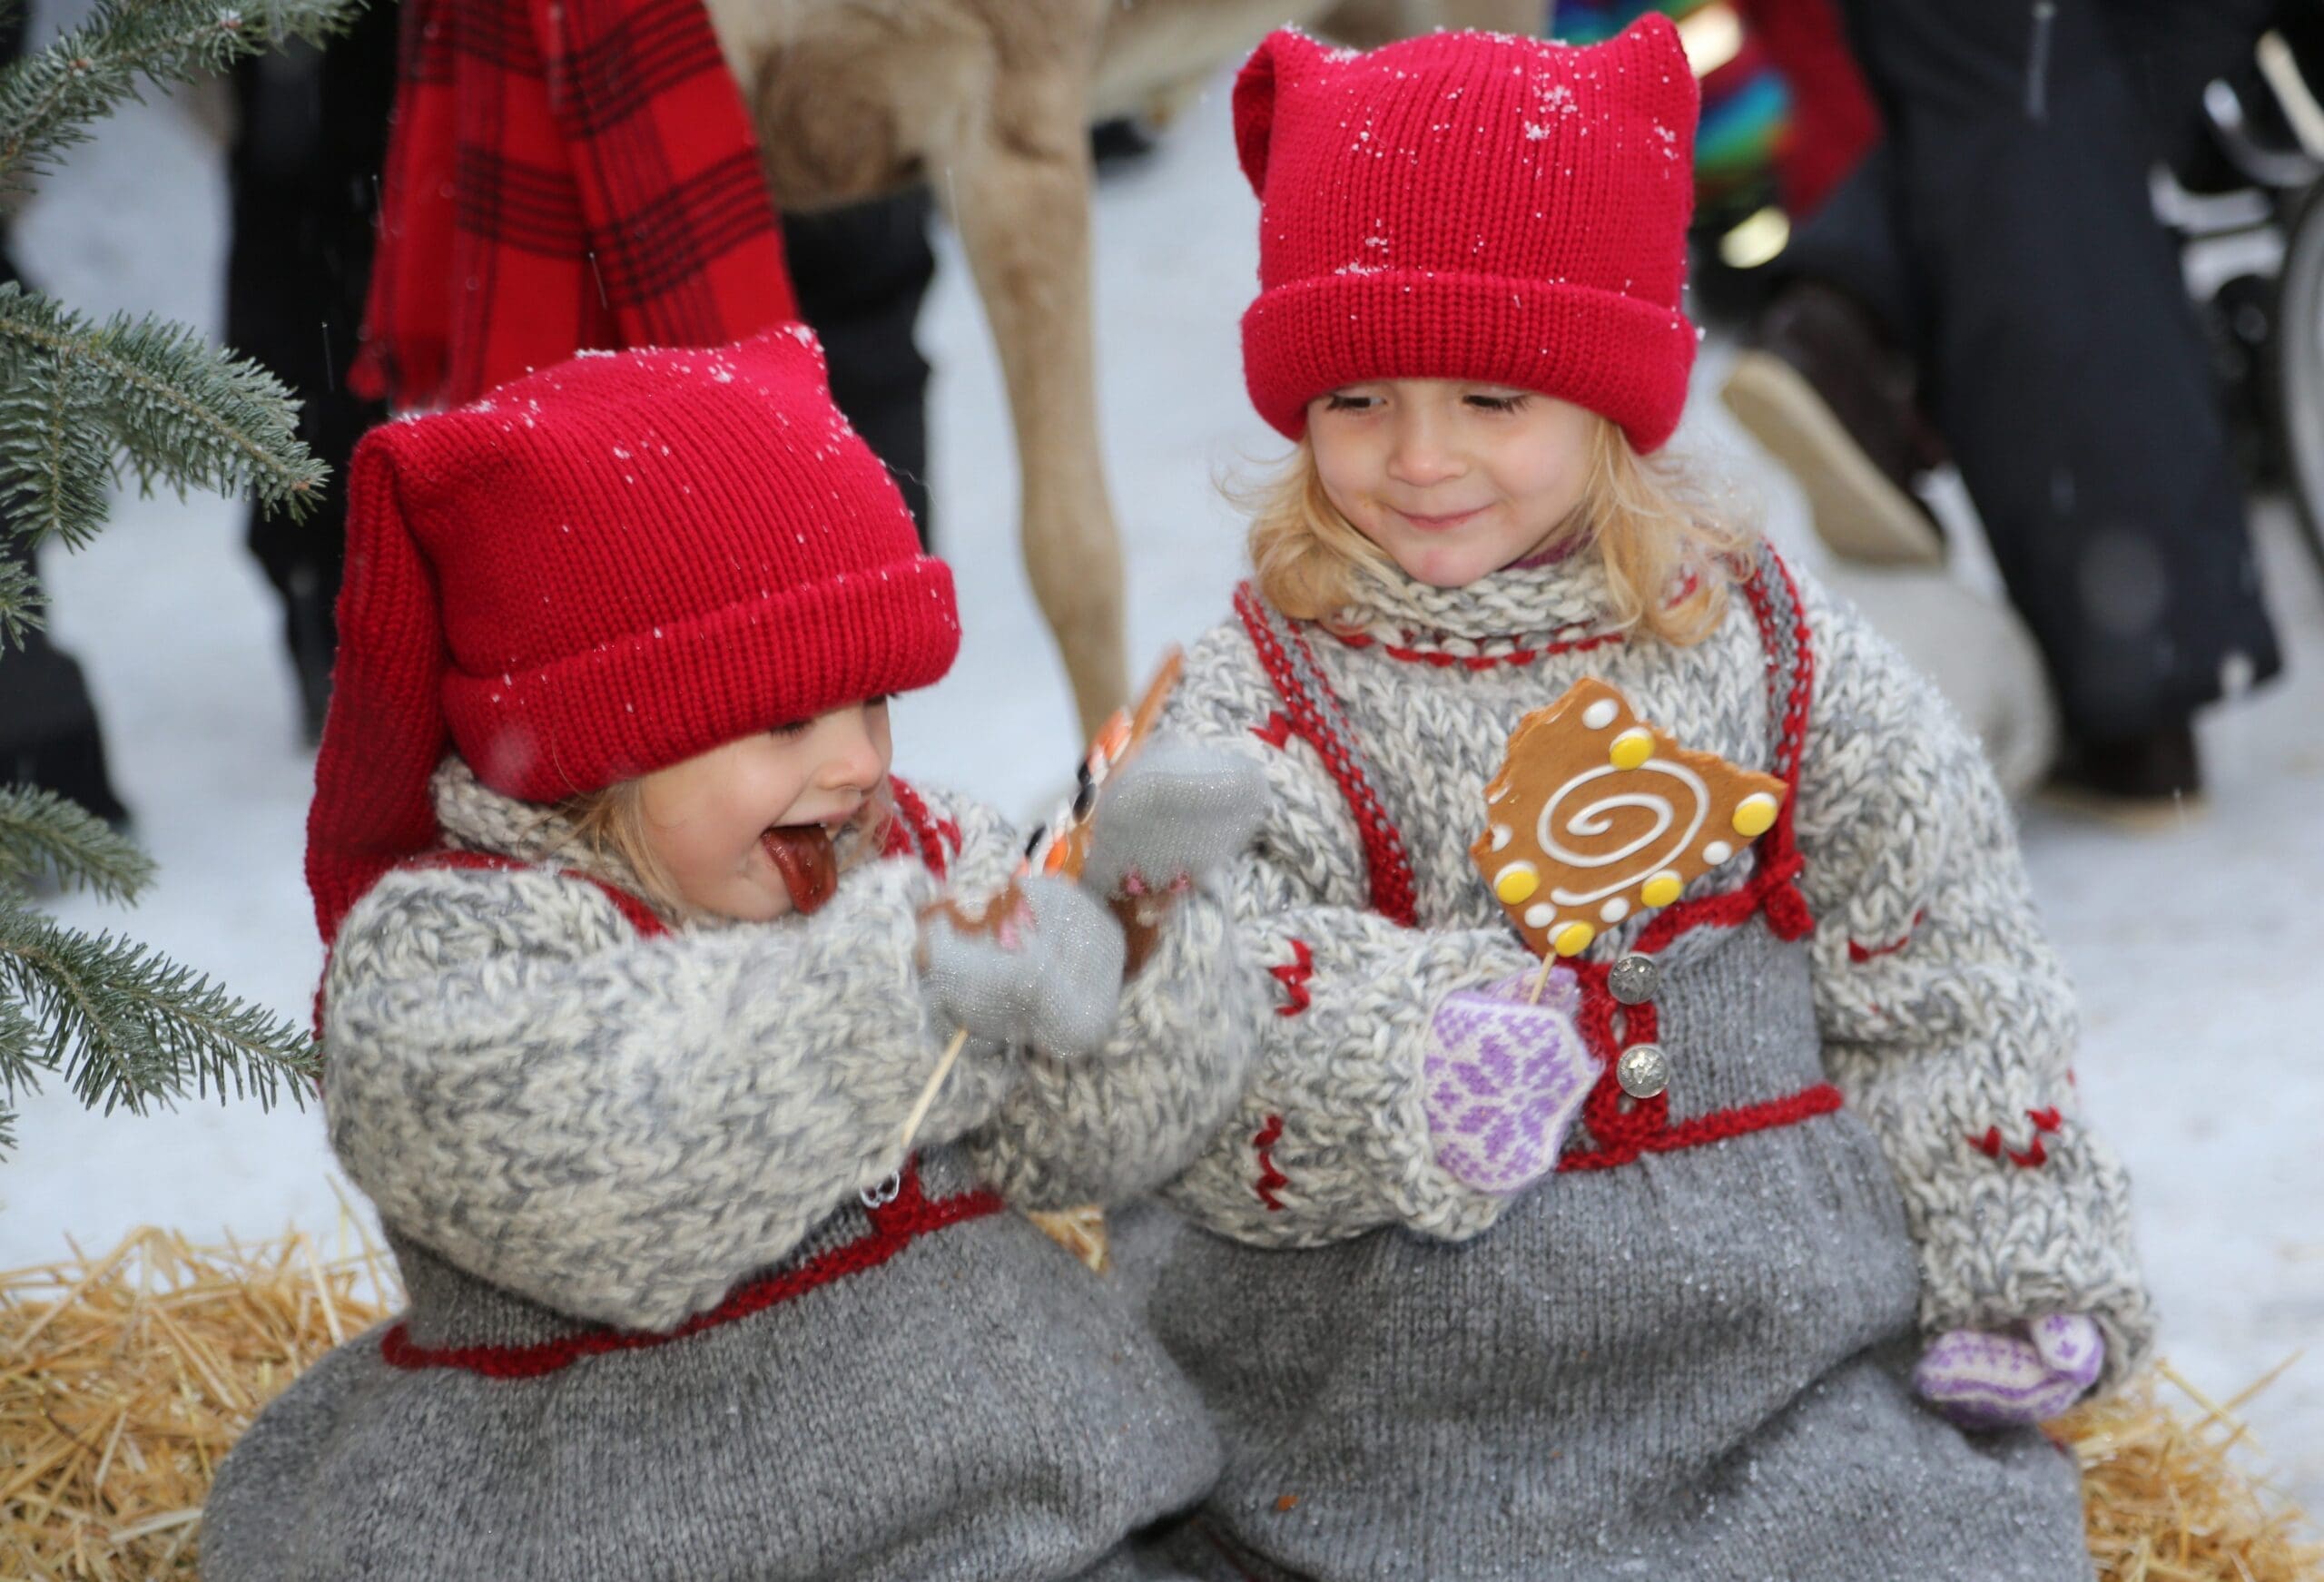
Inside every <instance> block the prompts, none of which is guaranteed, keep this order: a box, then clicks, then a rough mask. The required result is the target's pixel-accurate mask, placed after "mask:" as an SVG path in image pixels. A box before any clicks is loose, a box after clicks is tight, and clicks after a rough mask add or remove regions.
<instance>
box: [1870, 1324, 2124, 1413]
mask: <svg viewBox="0 0 2324 1582" xmlns="http://www.w3.org/2000/svg"><path fill="white" fill-rule="evenodd" d="M2105 1361H2106V1341H2105V1337H2104V1336H2102V1335H2101V1334H2100V1333H2099V1332H2098V1326H2097V1325H2096V1324H2095V1323H2093V1322H2091V1321H2090V1319H2089V1318H2088V1317H2087V1316H2085V1315H2083V1314H2082V1313H2078V1312H2062V1313H2052V1314H2051V1315H2050V1316H2049V1317H2047V1318H2038V1319H2035V1320H2034V1321H2033V1322H2032V1323H2030V1324H2027V1325H2025V1326H2024V1333H2022V1334H2014V1333H2002V1332H1997V1331H1991V1330H1949V1331H1946V1332H1945V1333H1944V1334H1942V1335H1939V1336H1938V1337H1937V1338H1936V1339H1935V1340H1934V1341H1930V1342H1929V1345H1928V1350H1927V1351H1924V1352H1922V1353H1921V1360H1920V1362H1919V1365H1918V1366H1916V1367H1915V1368H1914V1370H1913V1389H1914V1390H1916V1391H1917V1392H1919V1394H1920V1395H1921V1397H1922V1398H1923V1399H1924V1400H1927V1401H1928V1403H1929V1404H1930V1405H1932V1406H1934V1407H1935V1408H1936V1410H1939V1411H1941V1412H1943V1413H1944V1414H1945V1416H1946V1417H1948V1418H1950V1419H1952V1420H1954V1421H1955V1422H1956V1423H1958V1424H1959V1425H1960V1426H1961V1427H1963V1428H1965V1429H2007V1428H2020V1427H2023V1426H2024V1425H2026V1424H2029V1423H2038V1422H2044V1421H2047V1420H2049V1419H2051V1418H2053V1417H2055V1416H2057V1415H2058V1414H2059V1413H2060V1412H2062V1411H2063V1410H2066V1408H2068V1407H2070V1406H2072V1405H2073V1403H2074V1402H2075V1401H2077V1400H2081V1399H2082V1396H2083V1391H2085V1390H2088V1389H2089V1388H2090V1387H2091V1386H2092V1385H2093V1384H2094V1383H2096V1382H2097V1381H2098V1372H2099V1370H2100V1368H2101V1367H2102V1366H2103V1365H2104V1363H2105Z"/></svg>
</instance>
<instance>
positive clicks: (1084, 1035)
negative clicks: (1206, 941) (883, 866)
mask: <svg viewBox="0 0 2324 1582" xmlns="http://www.w3.org/2000/svg"><path fill="white" fill-rule="evenodd" d="M922 939H923V942H924V946H925V949H926V954H927V966H926V967H925V968H922V970H921V992H922V993H923V994H925V995H926V996H927V997H928V1003H929V1007H930V1008H931V1011H932V1012H933V1013H934V1015H935V1017H936V1020H937V1022H938V1023H939V1025H940V1028H942V1027H963V1028H966V1029H967V1030H968V1033H969V1036H970V1037H972V1038H975V1039H978V1040H980V1041H982V1042H985V1043H990V1044H1030V1045H1032V1046H1035V1047H1036V1048H1039V1049H1042V1050H1045V1051H1047V1052H1049V1053H1050V1054H1053V1055H1086V1054H1088V1053H1089V1052H1090V1051H1091V1050H1093V1049H1095V1048H1097V1047H1098V1046H1099V1045H1101V1044H1103V1043H1104V1042H1105V1041H1106V1036H1107V1034H1108V1033H1109V1032H1111V1031H1112V1030H1113V1026H1114V1017H1115V1015H1116V1014H1117V1012H1118V1008H1119V1005H1120V1000H1121V987H1122V950H1123V947H1122V930H1121V925H1120V924H1119V923H1118V922H1116V921H1115V920H1114V917H1113V914H1112V913H1111V912H1109V911H1108V910H1107V909H1106V908H1105V906H1104V905H1103V904H1102V903H1100V902H1099V901H1098V899H1096V898H1094V897H1092V896H1090V895H1089V894H1088V893H1087V892H1086V891H1084V890H1082V889H1079V888H1078V887H1077V886H1075V885H1074V884H1072V883H1070V882H1068V880H1065V879H1045V878H1028V879H1019V880H1018V881H1017V883H1016V884H1015V885H1014V886H1012V887H1011V888H1010V889H1007V890H1004V891H1003V892H1002V893H1001V894H1000V897H998V898H997V899H995V900H994V901H993V902H992V903H991V905H990V908H989V909H987V910H986V911H985V912H984V913H983V915H982V916H980V917H978V918H974V919H971V918H970V917H968V916H966V915H965V914H963V913H962V912H960V910H959V909H955V908H952V907H949V906H948V907H945V908H941V909H938V910H936V911H934V912H932V913H931V914H930V915H929V917H928V919H927V921H926V923H925V926H924V929H923V933H922Z"/></svg>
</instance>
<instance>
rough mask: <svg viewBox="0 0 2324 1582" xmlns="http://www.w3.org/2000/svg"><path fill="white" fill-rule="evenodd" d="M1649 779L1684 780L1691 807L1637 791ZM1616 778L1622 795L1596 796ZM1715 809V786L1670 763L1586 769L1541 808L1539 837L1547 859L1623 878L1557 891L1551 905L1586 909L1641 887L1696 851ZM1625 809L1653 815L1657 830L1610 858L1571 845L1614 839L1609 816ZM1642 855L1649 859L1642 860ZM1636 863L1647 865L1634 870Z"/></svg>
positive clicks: (1657, 793)
mask: <svg viewBox="0 0 2324 1582" xmlns="http://www.w3.org/2000/svg"><path fill="white" fill-rule="evenodd" d="M1649 773H1653V774H1661V775H1666V776H1668V777H1669V778H1670V779H1672V780H1675V781H1678V782H1679V786H1680V787H1681V788H1683V789H1684V791H1685V793H1686V798H1687V801H1689V803H1690V804H1691V805H1690V806H1688V807H1686V808H1685V809H1683V810H1682V809H1681V807H1680V806H1679V801H1678V800H1677V798H1676V797H1674V796H1671V795H1666V794H1662V793H1661V792H1660V791H1659V790H1656V789H1632V788H1634V787H1638V786H1639V785H1640V781H1639V780H1638V778H1637V777H1639V776H1640V775H1643V774H1649ZM1610 775H1620V776H1622V777H1623V779H1622V781H1621V785H1622V789H1621V790H1620V791H1611V788H1607V789H1608V790H1609V791H1610V794H1604V795H1592V794H1591V793H1590V790H1589V788H1590V787H1591V786H1592V785H1593V783H1594V782H1595V781H1601V780H1604V779H1605V778H1607V777H1608V776H1610ZM1585 795H1589V796H1590V800H1589V801H1582V802H1581V805H1579V806H1572V805H1571V804H1572V803H1573V802H1574V801H1575V800H1576V799H1578V798H1581V797H1583V796H1585ZM1710 805H1711V798H1710V787H1709V786H1708V785H1706V784H1705V783H1704V782H1703V779H1702V777H1701V776H1700V775H1699V774H1697V773H1696V772H1695V771H1693V770H1691V769H1689V768H1688V767H1687V766H1686V765H1685V764H1683V763H1679V762H1675V761H1673V760H1670V759H1667V758H1649V759H1648V760H1647V761H1646V762H1644V763H1642V764H1640V765H1639V766H1638V768H1636V769H1631V770H1622V769H1616V768H1614V767H1613V766H1612V765H1611V764H1603V765H1600V766H1599V767H1597V768H1594V769H1587V770H1584V771H1582V772H1581V773H1580V774H1578V775H1575V776H1574V777H1573V778H1572V779H1571V780H1570V781H1566V782H1565V783H1564V784H1563V785H1561V786H1560V787H1558V789H1557V790H1555V791H1551V793H1550V797H1549V800H1548V801H1545V802H1543V803H1542V804H1541V815H1540V817H1539V819H1538V820H1536V822H1535V825H1534V835H1535V838H1536V839H1537V840H1539V841H1540V842H1541V850H1542V851H1543V852H1545V853H1546V854H1547V855H1548V856H1549V857H1550V858H1551V859H1552V860H1555V861H1558V862H1561V863H1563V864H1564V865H1565V866H1567V867H1569V868H1573V869H1579V870H1584V871H1590V870H1605V869H1610V868H1619V869H1620V871H1619V872H1618V873H1617V874H1616V875H1615V877H1614V879H1613V881H1612V882H1611V883H1610V884H1607V885H1604V886H1603V887H1601V888H1600V889H1590V890H1570V889H1564V888H1562V887H1560V888H1559V889H1553V890H1551V892H1550V899H1551V900H1552V901H1554V902H1556V903H1557V904H1558V905H1559V906H1561V907H1583V906H1588V905H1590V904H1591V903H1592V902H1595V901H1600V900H1603V899H1606V898H1607V897H1608V896H1610V895H1614V894H1617V893H1619V892H1620V891H1621V890H1625V889H1629V888H1630V886H1632V885H1635V884H1639V883H1642V882H1643V881H1644V880H1645V879H1647V878H1648V877H1649V876H1650V875H1652V874H1654V873H1657V872H1659V871H1660V870H1662V869H1665V868H1668V867H1669V866H1670V865H1671V864H1672V863H1673V862H1674V861H1676V860H1679V857H1680V856H1681V855H1682V854H1683V853H1685V852H1686V851H1688V850H1690V849H1691V848H1692V847H1693V845H1694V840H1695V836H1696V833H1697V832H1698V831H1699V830H1701V829H1702V827H1703V821H1704V820H1705V819H1707V818H1708V817H1709V814H1710ZM1621 808H1640V809H1643V810H1644V811H1647V812H1648V813H1649V814H1650V815H1652V822H1651V825H1650V827H1649V829H1648V830H1646V832H1645V833H1643V834H1641V835H1638V836H1636V837H1634V838H1632V839H1631V840H1628V841H1626V842H1624V843H1623V844H1622V845H1620V846H1619V847H1617V848H1615V849H1614V850H1611V851H1603V852H1596V853H1592V852H1590V851H1587V850H1577V849H1576V848H1575V847H1573V846H1571V845H1568V844H1567V843H1566V842H1567V839H1568V838H1571V839H1574V840H1590V839H1593V838H1595V837H1599V836H1603V835H1606V834H1609V833H1610V832H1611V831H1612V830H1613V820H1612V819H1611V817H1610V815H1611V814H1612V813H1613V812H1614V811H1616V810H1618V809H1621ZM1681 823H1683V824H1684V825H1685V828H1684V829H1683V830H1680V829H1679V826H1680V824H1681ZM1641 853H1643V854H1645V855H1644V856H1643V857H1641V855H1640V854H1641ZM1632 858H1640V860H1639V861H1637V862H1635V863H1633V862H1631V861H1630V860H1631V859H1632Z"/></svg>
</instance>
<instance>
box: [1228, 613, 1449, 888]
mask: <svg viewBox="0 0 2324 1582" xmlns="http://www.w3.org/2000/svg"><path fill="white" fill-rule="evenodd" d="M1235 613H1236V614H1237V615H1239V616H1240V617H1242V621H1243V629H1244V630H1245V631H1246V633H1248V634H1250V639H1251V647H1252V649H1253V650H1254V651H1255V652H1256V653H1257V654H1258V656H1259V663H1260V664H1261V665H1263V666H1264V667H1265V670H1266V673H1267V679H1268V680H1269V681H1271V682H1273V683H1275V693H1276V695H1278V696H1279V697H1281V698H1282V699H1283V703H1284V706H1285V709H1287V710H1288V711H1290V714H1291V723H1292V729H1294V730H1295V731H1297V732H1299V734H1300V735H1301V736H1302V737H1303V738H1305V741H1306V742H1307V744H1308V745H1309V746H1311V747H1313V748H1315V751H1316V752H1318V753H1320V754H1322V755H1323V760H1324V768H1325V769H1326V770H1327V771H1330V773H1331V777H1332V781H1333V783H1334V784H1335V785H1337V786H1338V787H1339V788H1340V795H1341V796H1342V797H1344V798H1345V799H1346V801H1347V805H1348V811H1349V812H1351V813H1352V814H1354V818H1355V826H1356V832H1357V834H1358V835H1359V836H1360V837H1361V839H1362V840H1363V842H1364V868H1365V870H1366V871H1367V872H1368V873H1369V874H1370V875H1371V880H1372V909H1373V910H1374V911H1376V912H1378V913H1379V914H1380V915H1381V916H1382V917H1384V918H1386V919H1388V920H1389V921H1390V922H1392V923H1396V924H1399V925H1401V926H1402V927H1403V928H1407V929H1409V928H1412V927H1413V926H1414V925H1415V924H1416V923H1417V921H1418V912H1417V908H1416V903H1415V900H1414V892H1413V867H1412V861H1411V860H1410V859H1409V858H1407V857H1406V856H1405V855H1404V838H1403V834H1402V832H1400V831H1399V830H1397V828H1396V825H1395V820H1393V819H1391V818H1390V817H1389V816H1388V810H1387V809H1386V808H1385V807H1384V806H1383V805H1382V803H1381V801H1380V796H1379V793H1378V792H1377V791H1374V789H1373V787H1372V784H1371V782H1370V781H1366V780H1365V779H1364V771H1363V770H1362V768H1360V767H1359V766H1358V765H1357V763H1356V762H1355V759H1354V756H1353V755H1352V754H1351V753H1350V752H1349V751H1348V749H1347V746H1346V744H1345V743H1344V742H1341V740H1340V738H1339V733H1338V732H1336V731H1335V730H1334V728H1333V726H1332V722H1331V721H1330V720H1329V719H1327V718H1326V717H1325V715H1324V712H1323V704H1324V703H1329V704H1330V705H1331V707H1332V710H1333V712H1334V713H1336V714H1340V715H1342V716H1343V717H1344V713H1345V711H1344V709H1342V708H1340V706H1339V700H1338V699H1337V698H1334V697H1330V696H1329V695H1328V693H1327V694H1326V697H1325V698H1324V699H1322V700H1318V699H1315V698H1311V697H1309V696H1308V695H1307V689H1306V688H1305V687H1304V686H1302V685H1300V684H1299V682H1298V680H1297V673H1296V671H1295V669H1294V668H1293V666H1292V663H1291V656H1290V654H1289V653H1286V652H1285V650H1284V647H1283V645H1282V644H1280V643H1278V642H1277V641H1276V640H1275V631H1274V628H1273V626H1272V625H1271V624H1269V622H1268V620H1267V614H1266V609H1265V606H1264V605H1263V604H1260V602H1259V595H1258V594H1257V593H1256V591H1254V590H1253V588H1252V586H1251V585H1250V584H1248V583H1245V584H1243V585H1241V586H1239V587H1237V588H1236V590H1235ZM1292 641H1293V642H1295V643H1296V642H1299V641H1300V639H1299V634H1298V633H1297V632H1296V631H1294V632H1293V633H1292ZM1306 658H1307V660H1308V665H1309V668H1310V669H1311V670H1315V656H1314V655H1313V654H1309V655H1307V656H1306ZM1322 674H1323V673H1322V672H1321V671H1320V670H1315V675H1316V678H1317V680H1318V681H1319V682H1321V680H1322Z"/></svg>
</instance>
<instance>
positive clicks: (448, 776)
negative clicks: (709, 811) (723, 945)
mask: <svg viewBox="0 0 2324 1582" xmlns="http://www.w3.org/2000/svg"><path fill="white" fill-rule="evenodd" d="M428 796H429V798H430V800H431V801H434V803H435V805H436V823H437V826H438V828H439V829H440V830H443V832H444V844H445V845H447V846H448V847H450V848H451V849H452V850H456V851H481V852H487V853H489V854H491V855H493V856H496V857H508V858H513V859H515V860H517V861H518V862H525V863H537V864H539V865H542V866H545V867H550V868H558V869H563V870H566V872H568V873H576V874H579V875H580V876H581V877H582V878H584V879H595V880H596V882H598V883H599V884H606V885H611V886H612V887H613V888H614V889H618V890H622V891H625V892H626V893H627V894H630V895H633V896H635V897H636V898H637V899H639V900H641V901H643V902H645V905H646V906H647V907H649V908H651V909H653V912H654V914H655V916H656V917H658V918H660V919H662V920H663V921H664V922H665V923H668V924H671V925H672V926H674V927H679V926H683V927H685V928H690V929H718V928H729V927H732V926H733V925H734V923H735V921H736V920H737V919H733V918H728V917H724V916H722V915H720V914H719V913H716V912H708V911H704V910H703V909H700V908H698V907H687V906H683V905H682V906H677V907H672V906H665V905H664V904H663V903H662V902H660V901H658V900H656V899H655V898H654V896H653V895H652V894H651V893H650V892H649V891H648V890H647V889H646V886H645V881H644V880H642V879H639V878H638V877H637V871H636V870H635V869H633V868H632V867H630V865H629V864H628V863H627V862H626V861H625V860H623V858H622V857H621V855H620V853H618V852H616V851H614V850H610V849H606V850H598V849H595V848H593V846H592V843H591V842H590V841H588V840H584V839H582V837H581V834H580V832H579V831H578V830H576V829H575V827H574V823H573V820H571V819H568V818H566V816H565V815H564V814H563V813H561V812H559V811H556V809H555V808H554V807H551V806H548V805H547V804H545V803H541V802H527V801H519V800H518V799H517V798H515V797H511V796H504V795H502V794H501V793H500V792H498V791H494V790H493V789H492V788H491V787H490V786H488V785H487V784H485V783H484V782H483V781H480V780H478V779H477V777H476V771H474V770H473V769H470V768H469V767H468V761H467V760H466V759H464V758H462V757H461V756H460V755H459V754H458V753H457V752H450V753H447V754H445V756H444V761H443V762H441V763H439V764H438V765H437V766H436V772H435V774H434V775H433V776H432V777H431V778H430V779H429V781H428Z"/></svg>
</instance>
